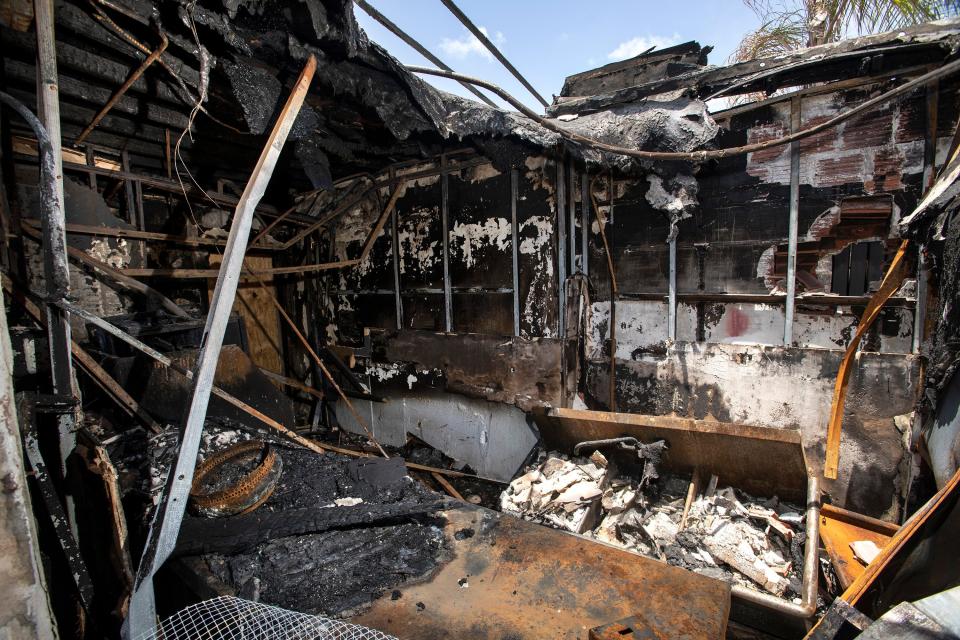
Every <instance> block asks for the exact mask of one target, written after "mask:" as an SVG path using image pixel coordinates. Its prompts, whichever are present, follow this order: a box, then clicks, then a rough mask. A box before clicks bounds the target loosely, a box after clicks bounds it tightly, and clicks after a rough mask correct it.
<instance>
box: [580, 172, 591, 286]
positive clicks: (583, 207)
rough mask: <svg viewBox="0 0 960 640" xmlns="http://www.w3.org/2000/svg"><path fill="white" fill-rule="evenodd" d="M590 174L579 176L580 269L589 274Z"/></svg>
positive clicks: (585, 173)
mask: <svg viewBox="0 0 960 640" xmlns="http://www.w3.org/2000/svg"><path fill="white" fill-rule="evenodd" d="M591 206H592V205H591V203H590V176H589V175H588V174H587V172H586V171H584V172H583V175H582V176H580V269H581V271H583V275H585V276H589V275H590V207H591Z"/></svg>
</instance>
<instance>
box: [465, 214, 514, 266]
mask: <svg viewBox="0 0 960 640" xmlns="http://www.w3.org/2000/svg"><path fill="white" fill-rule="evenodd" d="M510 231H511V229H510V222H509V221H508V220H507V219H506V218H487V219H486V220H485V221H484V222H483V223H482V224H478V223H473V222H471V223H468V224H463V223H460V222H458V223H457V224H456V225H455V226H454V227H453V228H452V229H451V230H450V239H451V243H450V246H451V247H452V248H454V249H459V250H460V253H461V254H462V255H463V261H464V262H465V263H466V265H467V267H472V266H473V265H474V263H475V262H476V260H475V258H474V255H473V252H474V251H475V250H479V249H480V248H482V247H483V246H485V245H486V246H492V247H496V248H497V249H499V250H500V251H506V250H507V249H509V248H510ZM455 240H459V242H455Z"/></svg>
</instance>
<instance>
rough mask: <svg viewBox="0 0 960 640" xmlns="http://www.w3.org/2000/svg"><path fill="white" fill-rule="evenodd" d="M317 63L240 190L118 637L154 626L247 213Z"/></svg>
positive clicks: (246, 234) (249, 218) (233, 289)
mask: <svg viewBox="0 0 960 640" xmlns="http://www.w3.org/2000/svg"><path fill="white" fill-rule="evenodd" d="M316 66H317V61H316V59H315V58H314V57H313V56H310V58H309V59H308V60H307V64H306V66H305V67H304V70H303V72H302V73H301V74H300V77H299V78H298V80H297V83H296V85H294V89H293V92H292V93H291V94H290V97H289V98H288V99H287V103H286V105H284V107H283V110H282V111H281V112H280V116H279V119H278V120H277V122H276V124H274V127H273V130H272V131H271V132H270V137H269V138H268V139H267V141H266V145H265V146H264V148H263V151H261V153H260V158H259V159H258V160H257V165H256V166H255V167H254V169H253V173H252V174H251V175H250V179H249V180H248V182H247V186H246V188H245V189H244V190H243V195H241V197H240V200H239V202H238V203H237V208H236V211H235V213H234V216H233V223H232V224H231V226H230V235H229V237H228V239H227V245H226V248H225V249H224V252H223V261H222V262H221V264H220V273H219V275H218V276H217V284H216V286H215V287H214V290H213V295H212V296H211V299H210V312H209V314H208V315H207V322H206V325H205V326H204V330H203V341H202V345H203V346H202V347H201V348H200V353H199V355H198V356H197V364H196V367H195V369H194V375H193V379H192V393H191V395H190V405H189V408H188V410H187V412H186V417H185V419H184V429H183V434H182V437H181V440H180V451H179V453H178V455H177V461H176V464H175V466H174V467H173V468H172V469H171V470H170V472H169V474H168V475H167V483H166V486H165V488H164V492H163V496H162V499H161V500H160V503H159V504H158V505H157V509H156V512H155V514H154V518H153V523H152V524H151V525H150V533H149V536H148V538H147V544H146V546H145V548H144V552H143V557H142V558H141V561H140V567H139V570H138V572H137V582H136V588H135V590H134V592H133V596H132V597H131V599H130V610H129V611H130V612H129V616H128V618H127V625H126V627H125V629H124V635H125V637H127V638H131V637H134V638H138V637H142V636H144V635H145V634H146V633H148V632H150V631H152V630H153V629H154V624H155V619H156V611H155V601H154V593H153V576H154V574H155V573H156V572H157V570H158V569H159V568H160V566H161V565H162V564H163V563H164V562H165V561H166V559H167V558H168V557H169V556H170V554H171V553H172V552H173V549H174V546H175V545H176V542H177V536H178V535H179V533H180V523H181V521H182V520H183V514H184V510H185V509H186V506H187V504H186V503H187V498H188V496H189V493H190V487H191V485H192V483H193V473H194V467H195V465H196V462H197V453H198V451H199V449H200V437H201V436H202V435H203V424H204V421H205V420H206V416H207V405H208V404H209V402H210V391H211V390H212V389H213V379H214V375H215V374H216V370H217V361H218V360H219V358H220V349H221V347H222V346H223V337H224V334H225V333H226V330H227V324H228V323H229V321H230V312H231V310H232V309H233V303H234V300H235V298H236V293H237V285H238V284H239V281H240V272H241V270H242V268H243V260H244V255H245V253H246V247H247V241H248V240H249V238H250V226H251V223H252V222H253V213H254V210H255V209H256V207H257V204H258V203H259V202H260V199H261V198H262V197H263V193H264V191H265V190H266V188H267V184H268V183H269V182H270V178H271V176H272V175H273V170H274V168H275V167H276V163H277V158H278V157H279V156H280V151H281V150H282V149H283V145H284V142H286V139H287V135H288V134H289V133H290V129H291V128H292V127H293V122H294V120H295V119H296V117H297V114H298V113H299V112H300V107H301V106H302V105H303V100H304V98H305V97H306V94H307V91H308V90H309V88H310V82H311V81H312V79H313V74H314V72H315V71H316Z"/></svg>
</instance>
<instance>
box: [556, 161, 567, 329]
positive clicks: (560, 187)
mask: <svg viewBox="0 0 960 640" xmlns="http://www.w3.org/2000/svg"><path fill="white" fill-rule="evenodd" d="M563 163H564V161H563V160H562V159H561V160H557V185H556V194H557V202H556V206H557V223H556V226H557V306H558V307H559V309H558V311H559V313H557V335H558V336H560V337H561V338H563V337H565V336H566V335H567V327H566V324H567V319H566V316H567V313H566V311H567V290H566V289H567V287H566V283H567V223H566V219H565V218H566V213H567V199H566V187H567V178H566V173H565V172H564V166H563Z"/></svg>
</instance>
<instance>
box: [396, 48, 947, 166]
mask: <svg viewBox="0 0 960 640" xmlns="http://www.w3.org/2000/svg"><path fill="white" fill-rule="evenodd" d="M407 69H409V70H410V71H412V72H414V73H424V74H427V75H435V76H441V77H444V78H452V79H453V80H463V81H464V82H471V83H473V84H476V85H478V86H480V87H483V88H485V89H489V90H490V91H493V92H494V93H496V94H497V95H498V96H500V97H501V98H503V99H504V100H506V101H507V102H509V103H510V104H511V105H512V106H513V107H514V108H516V109H517V110H518V111H519V112H520V113H522V114H523V115H525V116H527V117H528V118H530V119H531V120H533V121H534V122H536V123H537V124H539V125H540V126H542V127H543V128H544V129H548V130H550V131H553V132H554V133H558V134H560V135H561V136H563V137H564V138H566V139H567V140H570V141H571V142H576V143H578V144H582V145H585V146H588V147H592V148H594V149H598V150H600V151H606V152H608V153H615V154H617V155H622V156H629V157H631V158H640V159H642V160H674V161H691V162H703V161H706V160H719V159H721V158H728V157H730V156H736V155H743V154H745V153H754V152H756V151H763V150H764V149H771V148H773V147H780V146H783V145H785V144H790V143H791V142H796V141H798V140H803V139H804V138H809V137H810V136H813V135H816V134H818V133H821V132H823V131H827V130H828V129H831V128H833V127H835V126H837V125H838V124H840V123H841V122H844V121H846V120H849V119H850V118H853V117H855V116H859V115H860V114H862V113H865V112H867V111H870V110H871V109H873V108H874V107H877V106H879V105H881V104H885V103H887V102H889V101H890V100H892V99H893V98H895V97H896V96H899V95H902V94H904V93H909V92H910V91H913V90H914V89H917V88H919V87H923V86H925V85H927V84H928V83H930V82H932V81H934V80H938V79H940V78H944V77H946V76H949V75H952V74H954V73H956V72H958V71H960V59H958V60H954V61H953V62H950V63H948V64H945V65H943V66H942V67H939V68H937V69H934V70H933V71H930V72H929V73H925V74H923V75H922V76H918V77H916V78H914V79H913V80H911V81H909V82H906V83H904V84H902V85H900V86H899V87H894V88H893V89H891V90H890V91H887V92H885V93H882V94H880V95H879V96H877V97H876V98H872V99H870V100H867V101H866V102H864V103H862V104H860V105H858V106H856V107H854V108H853V109H851V110H850V111H846V112H844V113H841V114H838V115H836V116H834V117H833V118H831V119H829V120H827V121H825V122H821V123H820V124H817V125H814V126H812V127H808V128H807V129H801V130H800V131H797V132H794V133H791V134H790V135H786V136H783V137H782V138H775V139H773V140H767V141H765V142H756V143H753V144H747V145H743V146H740V147H730V148H727V149H711V150H704V151H641V150H639V149H630V148H627V147H621V146H619V145H615V144H609V143H607V142H601V141H600V140H595V139H593V138H588V137H586V136H582V135H580V134H579V133H574V132H573V131H570V130H569V129H565V128H564V127H562V126H560V125H558V124H556V123H555V122H553V121H552V120H548V119H547V118H544V117H543V116H540V115H538V114H536V113H535V112H534V111H532V110H531V109H529V108H528V107H526V106H524V104H523V103H522V102H520V101H519V100H517V99H516V98H514V97H513V96H512V95H510V94H509V93H507V92H506V91H504V90H503V89H501V88H500V87H498V86H497V85H495V84H493V83H492V82H487V81H486V80H481V79H479V78H472V77H470V76H465V75H463V74H460V73H452V72H449V71H443V70H440V69H431V68H430V67H417V66H408V67H407Z"/></svg>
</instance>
